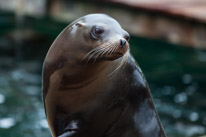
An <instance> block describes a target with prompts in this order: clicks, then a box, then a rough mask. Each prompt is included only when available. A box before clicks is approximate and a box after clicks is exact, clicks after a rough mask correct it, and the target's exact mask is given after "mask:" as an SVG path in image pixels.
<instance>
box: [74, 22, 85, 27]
mask: <svg viewBox="0 0 206 137" xmlns="http://www.w3.org/2000/svg"><path fill="white" fill-rule="evenodd" d="M75 25H76V26H77V27H83V26H85V23H84V22H81V21H79V22H77V23H76V24H75Z"/></svg>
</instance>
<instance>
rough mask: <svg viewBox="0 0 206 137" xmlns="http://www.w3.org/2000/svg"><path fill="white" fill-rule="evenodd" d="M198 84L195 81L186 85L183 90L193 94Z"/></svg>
mask: <svg viewBox="0 0 206 137" xmlns="http://www.w3.org/2000/svg"><path fill="white" fill-rule="evenodd" d="M197 89H198V85H197V84H196V83H193V84H192V85H190V86H188V87H187V88H186V89H185V91H186V92H187V94H188V95H193V94H194V92H195V91H197Z"/></svg>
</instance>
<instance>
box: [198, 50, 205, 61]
mask: <svg viewBox="0 0 206 137" xmlns="http://www.w3.org/2000/svg"><path fill="white" fill-rule="evenodd" d="M197 58H198V59H199V61H201V62H206V52H204V51H198V52H197Z"/></svg>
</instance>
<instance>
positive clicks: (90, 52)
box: [81, 47, 99, 62]
mask: <svg viewBox="0 0 206 137" xmlns="http://www.w3.org/2000/svg"><path fill="white" fill-rule="evenodd" d="M98 49H99V47H96V48H94V49H92V50H91V51H89V52H88V53H87V54H86V55H85V56H84V57H83V59H82V60H81V62H82V61H84V60H85V59H86V58H87V57H88V56H89V55H90V54H92V52H95V51H96V50H98Z"/></svg>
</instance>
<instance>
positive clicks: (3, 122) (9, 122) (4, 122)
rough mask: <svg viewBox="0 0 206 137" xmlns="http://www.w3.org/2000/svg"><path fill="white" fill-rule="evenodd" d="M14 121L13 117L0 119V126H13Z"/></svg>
mask: <svg viewBox="0 0 206 137" xmlns="http://www.w3.org/2000/svg"><path fill="white" fill-rule="evenodd" d="M15 123H16V121H15V120H14V119H13V118H2V119H0V128H10V127H12V126H14V125H15Z"/></svg>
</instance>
